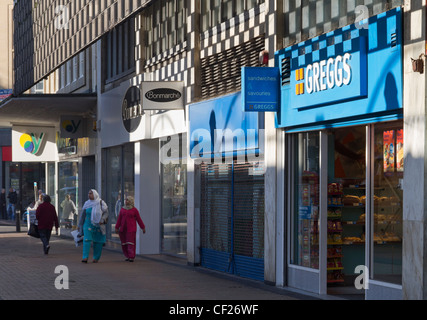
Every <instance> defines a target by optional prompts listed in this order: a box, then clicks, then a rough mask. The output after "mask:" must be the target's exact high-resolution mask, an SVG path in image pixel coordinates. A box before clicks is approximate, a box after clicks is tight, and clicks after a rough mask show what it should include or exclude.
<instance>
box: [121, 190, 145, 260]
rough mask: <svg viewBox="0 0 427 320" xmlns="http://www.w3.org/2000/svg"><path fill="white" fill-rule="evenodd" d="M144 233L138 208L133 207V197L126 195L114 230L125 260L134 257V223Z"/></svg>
mask: <svg viewBox="0 0 427 320" xmlns="http://www.w3.org/2000/svg"><path fill="white" fill-rule="evenodd" d="M137 222H138V224H139V226H140V227H141V229H142V232H143V233H145V225H144V222H142V219H141V217H140V215H139V212H138V209H136V208H135V207H134V199H133V198H132V197H130V196H127V197H126V199H125V206H124V207H123V208H122V209H121V210H120V213H119V217H118V219H117V223H116V232H117V233H118V234H119V236H120V242H121V243H122V250H123V254H124V255H125V257H126V261H130V262H133V260H134V259H135V243H136V223H137Z"/></svg>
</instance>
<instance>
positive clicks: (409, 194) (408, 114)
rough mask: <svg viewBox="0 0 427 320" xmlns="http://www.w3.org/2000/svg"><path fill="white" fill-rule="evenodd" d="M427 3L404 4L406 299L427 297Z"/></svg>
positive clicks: (404, 262) (404, 269) (404, 292)
mask: <svg viewBox="0 0 427 320" xmlns="http://www.w3.org/2000/svg"><path fill="white" fill-rule="evenodd" d="M425 5H426V4H425V1H415V0H408V1H405V4H404V55H403V66H404V70H403V72H404V80H403V83H404V89H403V99H404V134H405V137H404V139H405V141H404V151H405V174H404V186H403V261H402V265H403V266H402V290H403V292H402V295H403V299H410V300H422V299H426V298H427V248H426V246H427V242H426V236H427V212H426V201H427V192H426V191H427V185H426V182H427V180H426V173H427V163H426V161H425V159H426V155H427V150H426V116H427V110H426V92H425V91H426V87H425V86H426V82H425V72H424V74H420V73H417V72H414V71H413V70H412V61H411V58H414V59H415V58H418V57H419V55H420V54H421V53H424V52H425V37H426V35H425V28H426V26H425Z"/></svg>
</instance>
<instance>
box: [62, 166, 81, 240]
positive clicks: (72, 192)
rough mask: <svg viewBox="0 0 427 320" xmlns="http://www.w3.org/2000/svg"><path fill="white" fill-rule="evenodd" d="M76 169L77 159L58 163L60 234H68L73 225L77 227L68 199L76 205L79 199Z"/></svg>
mask: <svg viewBox="0 0 427 320" xmlns="http://www.w3.org/2000/svg"><path fill="white" fill-rule="evenodd" d="M78 170H79V166H78V162H77V161H65V162H59V163H58V216H59V223H60V226H61V234H70V232H71V230H72V229H73V227H74V228H76V227H77V223H78V221H77V216H76V215H75V214H74V211H73V206H72V205H68V201H72V202H73V204H74V206H77V204H78V201H79V199H78V194H79V193H78V176H79V175H78ZM70 204H71V203H70ZM77 213H78V212H77Z"/></svg>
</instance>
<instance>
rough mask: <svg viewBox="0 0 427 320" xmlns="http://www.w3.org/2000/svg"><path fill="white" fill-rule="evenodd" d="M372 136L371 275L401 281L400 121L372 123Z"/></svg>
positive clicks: (401, 175)
mask: <svg viewBox="0 0 427 320" xmlns="http://www.w3.org/2000/svg"><path fill="white" fill-rule="evenodd" d="M374 139H375V140H374V141H375V143H374V148H375V150H374V165H373V175H374V199H373V200H374V201H373V207H374V210H373V212H374V214H373V223H374V228H373V229H374V230H373V232H374V234H373V243H374V246H373V278H374V279H376V280H380V281H385V282H390V283H396V284H401V283H402V223H403V169H404V154H403V125H402V123H401V122H398V123H396V124H394V125H390V124H387V125H379V126H376V127H375V138H374ZM371 219H372V218H371ZM371 221H372V220H371Z"/></svg>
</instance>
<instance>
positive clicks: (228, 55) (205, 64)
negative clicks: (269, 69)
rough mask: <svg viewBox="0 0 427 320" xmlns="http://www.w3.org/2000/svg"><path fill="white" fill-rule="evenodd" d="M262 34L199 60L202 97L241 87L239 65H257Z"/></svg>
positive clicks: (262, 38)
mask: <svg viewBox="0 0 427 320" xmlns="http://www.w3.org/2000/svg"><path fill="white" fill-rule="evenodd" d="M264 46H265V43H264V36H261V37H257V38H254V39H252V40H250V41H248V42H245V43H243V44H241V45H239V46H236V47H234V48H231V49H228V50H224V51H221V52H220V53H217V54H214V55H212V56H209V57H207V58H205V59H202V60H201V67H202V98H203V99H206V98H211V97H215V96H219V95H222V94H226V93H230V92H236V91H239V90H240V89H241V67H243V66H248V67H255V66H258V65H259V53H260V52H261V51H262V50H264Z"/></svg>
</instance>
